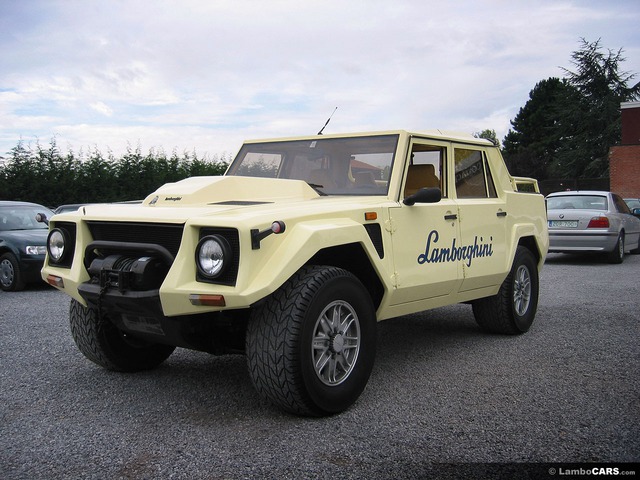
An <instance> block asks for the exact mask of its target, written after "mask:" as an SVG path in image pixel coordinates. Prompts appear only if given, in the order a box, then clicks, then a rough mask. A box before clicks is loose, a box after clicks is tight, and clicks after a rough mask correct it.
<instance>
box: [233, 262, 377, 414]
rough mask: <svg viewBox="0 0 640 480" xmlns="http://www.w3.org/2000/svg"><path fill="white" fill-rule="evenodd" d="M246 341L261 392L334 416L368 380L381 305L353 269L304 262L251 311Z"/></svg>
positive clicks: (302, 410) (289, 405) (304, 410)
mask: <svg viewBox="0 0 640 480" xmlns="http://www.w3.org/2000/svg"><path fill="white" fill-rule="evenodd" d="M246 341H247V344H246V352H247V361H248V366H249V372H250V375H251V379H252V381H253V384H254V386H255V388H256V390H257V391H258V393H259V394H260V395H261V396H262V397H264V398H265V399H267V400H268V401H270V402H271V403H273V404H275V405H276V406H278V407H280V408H282V409H283V410H285V411H288V412H291V413H295V414H298V415H312V416H320V415H328V414H333V413H337V412H341V411H343V410H345V409H346V408H348V407H349V406H350V405H351V404H352V403H353V402H355V401H356V399H357V398H358V397H359V396H360V394H361V393H362V391H363V390H364V388H365V386H366V384H367V381H368V379H369V375H370V374H371V370H372V368H373V362H374V358H375V349H376V317H375V310H374V307H373V304H372V302H371V297H370V295H369V293H368V291H367V290H366V288H365V287H364V286H363V285H362V283H361V282H360V281H359V280H358V279H357V278H356V277H355V276H353V275H352V274H351V273H349V272H348V271H346V270H343V269H340V268H336V267H328V266H312V267H305V268H303V269H301V270H300V271H299V272H297V274H296V275H294V276H293V277H292V278H291V279H289V280H288V281H287V282H286V283H285V284H284V285H283V286H282V287H281V288H280V289H278V290H277V291H276V292H275V293H274V294H273V295H271V296H270V297H269V298H268V299H267V300H265V301H264V302H263V303H262V304H260V305H259V306H257V307H255V308H254V309H253V311H252V313H251V317H250V320H249V325H248V328H247V340H246Z"/></svg>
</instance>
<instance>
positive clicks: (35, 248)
mask: <svg viewBox="0 0 640 480" xmlns="http://www.w3.org/2000/svg"><path fill="white" fill-rule="evenodd" d="M24 251H25V253H26V254H27V255H44V254H45V253H47V247H45V246H44V245H27V246H26V247H25V248H24Z"/></svg>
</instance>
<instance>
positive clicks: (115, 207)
mask: <svg viewBox="0 0 640 480" xmlns="http://www.w3.org/2000/svg"><path fill="white" fill-rule="evenodd" d="M318 198H320V195H319V194H318V193H317V192H316V191H315V190H314V189H313V188H311V187H310V186H309V185H308V184H307V183H306V182H304V181H302V180H285V179H276V178H257V177H240V176H229V177H226V176H221V177H190V178H186V179H184V180H181V181H179V182H175V183H167V184H165V185H163V186H162V187H160V188H158V190H156V191H155V192H153V193H152V194H150V195H148V196H147V198H145V199H144V201H143V202H142V204H93V205H86V206H84V207H81V208H80V209H79V210H78V211H76V212H66V213H61V214H59V215H56V217H55V220H60V221H63V220H64V219H65V218H68V217H76V216H82V217H86V218H91V219H92V220H104V221H115V220H125V219H131V221H136V220H141V219H144V221H148V222H167V223H184V222H185V221H187V220H188V219H189V218H194V217H200V216H211V215H229V214H231V215H235V214H236V213H237V212H238V211H243V212H244V214H245V215H251V214H252V213H251V212H252V211H254V210H258V211H260V212H267V211H273V210H276V211H278V210H280V209H281V208H286V207H285V206H286V205H287V204H291V203H296V202H302V201H306V200H313V199H318ZM323 198H328V197H323ZM234 212H236V213H234Z"/></svg>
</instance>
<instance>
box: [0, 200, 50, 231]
mask: <svg viewBox="0 0 640 480" xmlns="http://www.w3.org/2000/svg"><path fill="white" fill-rule="evenodd" d="M37 213H44V214H46V215H47V218H50V217H51V216H52V215H53V212H51V211H50V210H49V209H48V208H44V207H37V206H33V207H30V206H16V207H0V231H8V230H36V229H37V230H46V229H47V228H49V227H48V226H47V225H45V224H44V223H40V222H37V221H36V214H37Z"/></svg>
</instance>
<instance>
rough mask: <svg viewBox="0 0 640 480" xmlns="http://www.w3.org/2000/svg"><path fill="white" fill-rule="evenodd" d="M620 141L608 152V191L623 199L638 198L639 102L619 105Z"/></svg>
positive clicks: (639, 174) (639, 166) (639, 188)
mask: <svg viewBox="0 0 640 480" xmlns="http://www.w3.org/2000/svg"><path fill="white" fill-rule="evenodd" d="M620 110H621V114H622V141H621V142H620V145H618V146H615V147H611V149H610V150H609V173H610V179H609V182H610V189H611V191H612V192H615V193H617V194H619V195H620V196H622V197H625V198H629V197H631V198H640V102H623V103H621V104H620Z"/></svg>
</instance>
